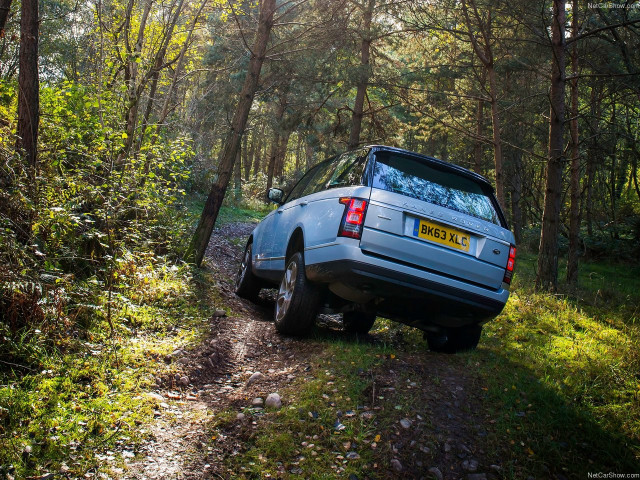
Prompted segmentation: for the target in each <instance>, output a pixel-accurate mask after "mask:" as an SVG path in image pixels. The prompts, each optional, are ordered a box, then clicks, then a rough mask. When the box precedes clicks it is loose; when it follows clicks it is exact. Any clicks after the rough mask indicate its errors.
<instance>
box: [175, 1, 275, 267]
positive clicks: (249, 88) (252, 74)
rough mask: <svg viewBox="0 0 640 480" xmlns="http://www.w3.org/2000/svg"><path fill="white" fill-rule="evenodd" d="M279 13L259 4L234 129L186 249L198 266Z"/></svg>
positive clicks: (267, 3)
mask: <svg viewBox="0 0 640 480" xmlns="http://www.w3.org/2000/svg"><path fill="white" fill-rule="evenodd" d="M275 10H276V1H275V0H261V1H260V15H259V18H258V27H257V32H256V37H255V42H254V45H253V48H252V49H251V59H250V60H249V68H248V70H247V74H246V77H245V81H244V85H243V87H242V91H241V92H240V98H239V100H238V105H237V107H236V110H235V113H234V115H233V120H232V121H231V128H230V129H229V132H228V133H227V136H226V138H225V141H224V145H223V148H222V150H221V152H220V155H219V157H218V172H217V173H218V175H217V179H216V181H215V183H214V184H213V186H212V187H211V191H210V192H209V196H208V197H207V201H206V203H205V206H204V209H203V211H202V215H201V216H200V221H199V222H198V226H197V227H196V231H195V233H194V235H193V238H192V240H191V244H190V245H189V248H188V250H187V255H186V256H187V259H188V260H189V261H192V262H193V263H195V264H196V265H198V266H200V265H201V264H202V259H203V257H204V253H205V250H206V249H207V245H208V244H209V239H210V238H211V232H213V227H214V225H215V223H216V219H217V218H218V212H219V211H220V207H221V206H222V200H223V199H224V194H225V193H226V191H227V187H228V185H229V180H230V179H231V174H232V171H233V164H234V162H235V161H236V156H237V153H238V149H239V148H240V141H241V139H242V135H243V133H244V129H245V126H246V125H247V119H248V117H249V110H251V105H252V104H253V98H254V96H255V93H256V90H257V88H258V81H259V79H260V71H261V70H262V64H263V63H264V59H265V54H266V51H267V43H268V42H269V36H270V34H271V28H272V26H273V17H274V13H275Z"/></svg>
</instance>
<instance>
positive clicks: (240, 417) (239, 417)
mask: <svg viewBox="0 0 640 480" xmlns="http://www.w3.org/2000/svg"><path fill="white" fill-rule="evenodd" d="M244 417H245V415H244V413H242V412H241V413H239V414H237V415H236V420H240V421H242V420H244Z"/></svg>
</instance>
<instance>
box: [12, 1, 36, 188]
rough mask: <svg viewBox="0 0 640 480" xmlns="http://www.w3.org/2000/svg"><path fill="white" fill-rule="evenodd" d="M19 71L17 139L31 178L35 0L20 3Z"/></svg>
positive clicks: (33, 172) (33, 169) (33, 160)
mask: <svg viewBox="0 0 640 480" xmlns="http://www.w3.org/2000/svg"><path fill="white" fill-rule="evenodd" d="M20 15H21V18H20V73H19V75H18V85H19V88H18V140H17V145H16V146H17V148H18V150H21V151H23V152H24V155H25V159H26V162H27V165H28V166H29V171H30V175H31V176H32V180H34V179H35V176H36V167H37V157H38V121H39V118H40V111H39V110H40V95H39V88H40V81H39V78H38V0H22V4H21V7H20Z"/></svg>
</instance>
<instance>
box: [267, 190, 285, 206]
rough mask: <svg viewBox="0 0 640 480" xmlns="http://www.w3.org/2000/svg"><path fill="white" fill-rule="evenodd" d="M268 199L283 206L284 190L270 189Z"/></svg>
mask: <svg viewBox="0 0 640 480" xmlns="http://www.w3.org/2000/svg"><path fill="white" fill-rule="evenodd" d="M267 197H269V200H271V201H272V202H274V203H277V204H278V205H282V202H283V201H284V190H282V189H280V188H270V189H269V192H268V193H267Z"/></svg>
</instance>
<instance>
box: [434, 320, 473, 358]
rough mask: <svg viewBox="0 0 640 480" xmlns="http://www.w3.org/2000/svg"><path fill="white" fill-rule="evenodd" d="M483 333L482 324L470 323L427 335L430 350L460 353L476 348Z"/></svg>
mask: <svg viewBox="0 0 640 480" xmlns="http://www.w3.org/2000/svg"><path fill="white" fill-rule="evenodd" d="M481 334H482V327H481V326H480V325H468V326H465V327H456V328H453V327H451V328H447V329H446V330H445V331H444V332H441V333H427V334H426V337H427V344H428V345H429V350H431V351H432V352H439V353H458V352H464V351H467V350H473V349H475V348H476V347H477V346H478V342H479V341H480V335H481Z"/></svg>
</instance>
